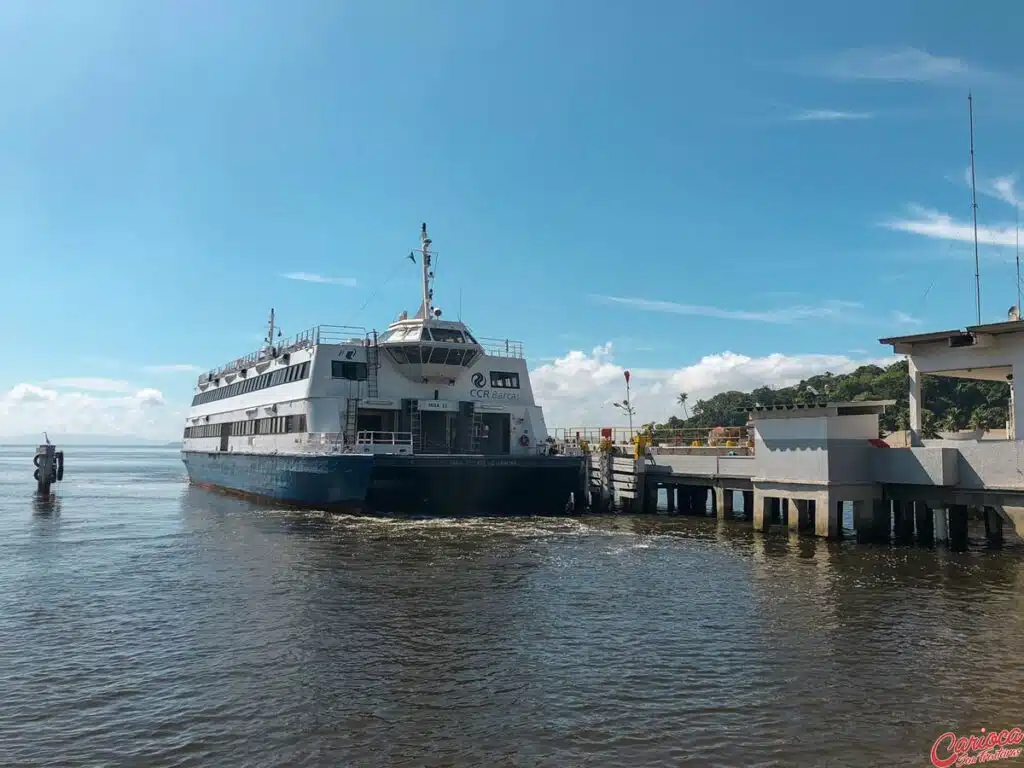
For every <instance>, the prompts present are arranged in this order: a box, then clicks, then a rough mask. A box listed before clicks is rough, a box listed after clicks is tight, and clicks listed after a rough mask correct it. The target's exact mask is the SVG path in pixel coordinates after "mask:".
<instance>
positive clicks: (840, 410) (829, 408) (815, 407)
mask: <svg viewBox="0 0 1024 768" xmlns="http://www.w3.org/2000/svg"><path fill="white" fill-rule="evenodd" d="M891 405H896V401H895V400H853V401H848V402H842V403H835V402H828V401H820V402H816V403H783V404H779V405H755V406H754V407H753V408H747V409H744V410H746V411H748V412H749V414H750V418H751V419H780V418H793V417H794V416H796V417H800V416H804V417H807V416H812V415H814V416H857V415H863V414H871V413H882V412H883V411H884V410H885V409H886V408H887V407H889V406H891ZM811 411H816V412H817V413H813V414H812V413H811Z"/></svg>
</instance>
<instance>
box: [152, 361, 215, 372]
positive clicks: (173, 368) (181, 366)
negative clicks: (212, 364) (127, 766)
mask: <svg viewBox="0 0 1024 768" xmlns="http://www.w3.org/2000/svg"><path fill="white" fill-rule="evenodd" d="M142 370H144V371H145V372H146V373H199V372H200V371H201V370H203V369H202V368H200V367H199V366H198V365H192V364H191V363H167V364H165V365H147V366H145V367H144V368H143V369H142Z"/></svg>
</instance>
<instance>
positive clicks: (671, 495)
mask: <svg viewBox="0 0 1024 768" xmlns="http://www.w3.org/2000/svg"><path fill="white" fill-rule="evenodd" d="M665 496H666V499H665V509H666V511H667V512H668V513H669V514H670V515H673V514H675V511H676V487H675V486H674V485H666V486H665Z"/></svg>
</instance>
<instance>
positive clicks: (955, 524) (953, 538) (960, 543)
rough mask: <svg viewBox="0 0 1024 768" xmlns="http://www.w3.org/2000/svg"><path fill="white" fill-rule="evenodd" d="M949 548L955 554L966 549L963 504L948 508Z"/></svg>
mask: <svg viewBox="0 0 1024 768" xmlns="http://www.w3.org/2000/svg"><path fill="white" fill-rule="evenodd" d="M949 548H950V549H952V550H954V551H955V552H963V551H964V550H966V549H967V507H966V506H965V505H963V504H953V505H951V506H950V507H949Z"/></svg>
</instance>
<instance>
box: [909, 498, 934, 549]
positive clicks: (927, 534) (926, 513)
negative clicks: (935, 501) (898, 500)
mask: <svg viewBox="0 0 1024 768" xmlns="http://www.w3.org/2000/svg"><path fill="white" fill-rule="evenodd" d="M914 518H915V523H916V524H917V543H918V544H926V545H928V546H931V545H932V544H934V543H935V517H934V516H933V515H932V511H931V509H929V508H928V505H927V504H925V503H924V502H923V501H915V502H914Z"/></svg>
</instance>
